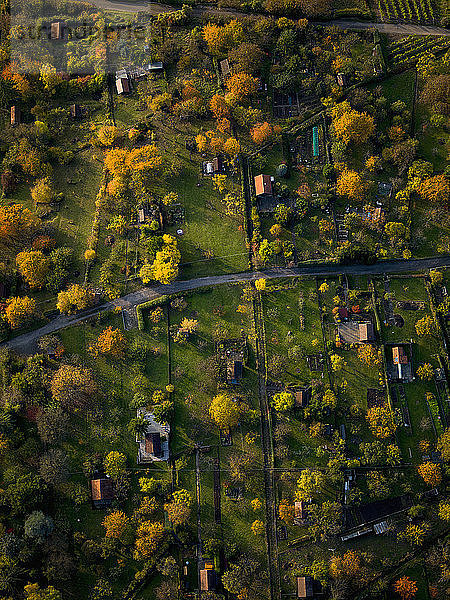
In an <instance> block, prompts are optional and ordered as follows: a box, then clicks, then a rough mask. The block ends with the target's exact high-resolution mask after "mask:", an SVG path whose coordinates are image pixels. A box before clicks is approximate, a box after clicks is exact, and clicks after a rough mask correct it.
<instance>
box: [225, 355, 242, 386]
mask: <svg viewBox="0 0 450 600" xmlns="http://www.w3.org/2000/svg"><path fill="white" fill-rule="evenodd" d="M227 378H228V379H229V380H230V382H231V383H239V381H240V380H241V379H242V361H240V360H230V361H228V365H227Z"/></svg>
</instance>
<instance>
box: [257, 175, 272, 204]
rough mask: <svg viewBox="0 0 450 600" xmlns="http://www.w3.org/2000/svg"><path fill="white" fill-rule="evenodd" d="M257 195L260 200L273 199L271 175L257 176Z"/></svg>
mask: <svg viewBox="0 0 450 600" xmlns="http://www.w3.org/2000/svg"><path fill="white" fill-rule="evenodd" d="M255 193H256V197H257V198H258V199H259V198H272V197H273V187H272V177H270V175H257V176H256V177H255Z"/></svg>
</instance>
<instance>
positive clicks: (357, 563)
mask: <svg viewBox="0 0 450 600" xmlns="http://www.w3.org/2000/svg"><path fill="white" fill-rule="evenodd" d="M360 571H361V556H360V555H359V554H358V552H355V551H354V550H348V551H347V552H346V553H345V554H343V555H342V556H334V557H333V558H332V559H331V563H330V573H331V575H332V577H334V578H335V579H337V578H338V577H356V576H357V575H358V574H359V572H360Z"/></svg>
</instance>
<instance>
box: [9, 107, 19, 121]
mask: <svg viewBox="0 0 450 600" xmlns="http://www.w3.org/2000/svg"><path fill="white" fill-rule="evenodd" d="M20 115H21V113H20V108H19V107H18V106H11V125H17V124H18V123H20Z"/></svg>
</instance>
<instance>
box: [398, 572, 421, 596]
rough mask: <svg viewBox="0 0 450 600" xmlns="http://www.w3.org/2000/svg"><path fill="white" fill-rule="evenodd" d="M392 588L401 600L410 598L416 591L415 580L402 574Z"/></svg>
mask: <svg viewBox="0 0 450 600" xmlns="http://www.w3.org/2000/svg"><path fill="white" fill-rule="evenodd" d="M394 590H395V591H396V593H397V594H398V595H399V596H400V598H401V599H402V600H412V599H413V598H415V596H416V593H417V584H416V582H415V581H413V580H412V579H410V578H409V577H407V576H406V575H404V576H403V577H400V579H397V581H396V582H395V583H394Z"/></svg>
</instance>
